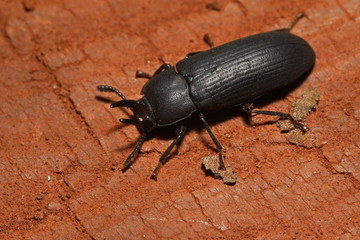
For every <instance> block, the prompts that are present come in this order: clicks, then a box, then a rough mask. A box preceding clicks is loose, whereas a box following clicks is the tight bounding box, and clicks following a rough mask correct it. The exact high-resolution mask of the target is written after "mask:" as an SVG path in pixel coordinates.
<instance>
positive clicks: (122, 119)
mask: <svg viewBox="0 0 360 240" xmlns="http://www.w3.org/2000/svg"><path fill="white" fill-rule="evenodd" d="M120 122H122V123H125V124H132V125H135V126H140V125H141V124H142V122H141V121H139V120H136V119H126V118H121V119H120Z"/></svg>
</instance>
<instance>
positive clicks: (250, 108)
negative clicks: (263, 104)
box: [242, 104, 309, 132]
mask: <svg viewBox="0 0 360 240" xmlns="http://www.w3.org/2000/svg"><path fill="white" fill-rule="evenodd" d="M242 107H243V109H244V111H245V112H247V113H250V114H251V113H255V114H264V115H271V116H279V117H283V118H287V119H290V120H291V121H292V122H293V123H294V125H295V126H296V127H298V128H299V129H300V130H301V131H303V132H307V131H309V128H308V127H306V126H305V125H304V124H302V123H300V122H298V121H296V120H295V119H294V118H293V116H291V115H290V114H289V113H282V112H275V111H260V110H254V106H253V104H243V105H242Z"/></svg>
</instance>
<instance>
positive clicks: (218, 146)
mask: <svg viewBox="0 0 360 240" xmlns="http://www.w3.org/2000/svg"><path fill="white" fill-rule="evenodd" d="M199 117H200V119H201V121H202V122H203V124H204V127H205V128H206V130H207V132H208V134H209V135H210V138H211V140H212V141H213V142H214V143H215V145H216V147H217V149H218V151H219V168H220V169H225V164H224V159H223V157H224V156H223V149H224V148H223V147H222V146H221V144H220V143H219V141H218V140H217V139H216V137H215V135H214V133H213V132H212V131H211V129H210V126H209V124H208V123H207V122H206V120H205V118H204V114H202V113H200V114H199Z"/></svg>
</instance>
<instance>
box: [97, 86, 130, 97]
mask: <svg viewBox="0 0 360 240" xmlns="http://www.w3.org/2000/svg"><path fill="white" fill-rule="evenodd" d="M97 90H99V91H100V92H114V93H116V94H117V95H119V96H120V97H121V98H122V99H124V100H126V97H125V96H124V94H122V93H121V92H120V91H119V90H118V89H116V88H114V87H112V86H107V85H99V86H97Z"/></svg>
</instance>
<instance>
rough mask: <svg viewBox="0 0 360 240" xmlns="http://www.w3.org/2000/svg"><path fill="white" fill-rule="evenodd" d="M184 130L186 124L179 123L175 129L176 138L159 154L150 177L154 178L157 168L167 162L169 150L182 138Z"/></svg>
mask: <svg viewBox="0 0 360 240" xmlns="http://www.w3.org/2000/svg"><path fill="white" fill-rule="evenodd" d="M185 132H186V126H185V125H181V126H180V127H178V128H177V129H176V138H175V140H174V141H173V142H172V143H171V144H170V146H169V147H168V148H167V149H166V151H165V152H164V153H163V154H162V155H161V158H160V160H159V163H158V165H157V167H156V168H155V169H154V171H153V172H152V174H151V176H150V178H151V179H154V180H156V178H157V174H158V172H159V169H160V168H161V166H162V165H164V164H165V163H166V162H167V160H168V158H167V157H168V155H169V153H170V151H171V150H172V149H173V148H174V146H175V145H176V144H178V143H179V142H180V141H181V140H182V139H183V138H184V136H185Z"/></svg>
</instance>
